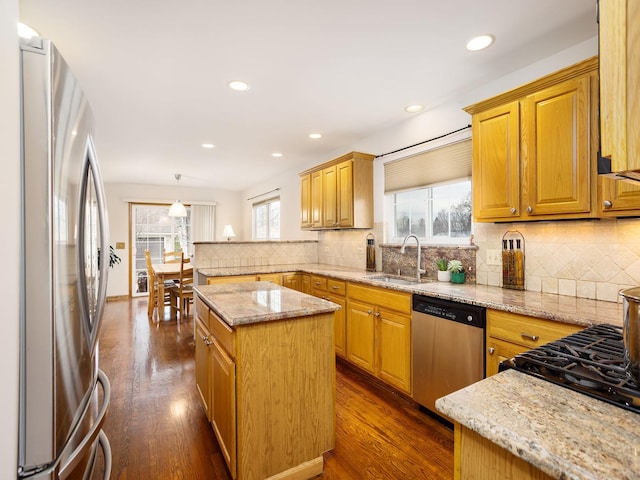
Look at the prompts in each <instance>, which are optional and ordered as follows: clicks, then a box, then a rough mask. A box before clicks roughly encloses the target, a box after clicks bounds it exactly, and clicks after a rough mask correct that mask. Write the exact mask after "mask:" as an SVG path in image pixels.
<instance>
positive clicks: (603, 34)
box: [599, 0, 640, 178]
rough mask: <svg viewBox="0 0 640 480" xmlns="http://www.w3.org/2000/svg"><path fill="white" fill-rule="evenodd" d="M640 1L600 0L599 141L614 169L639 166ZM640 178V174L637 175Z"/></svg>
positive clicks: (627, 169) (625, 169) (624, 169)
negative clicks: (639, 19) (639, 52)
mask: <svg viewBox="0 0 640 480" xmlns="http://www.w3.org/2000/svg"><path fill="white" fill-rule="evenodd" d="M638 18H640V2H638V1H636V0H600V2H599V21H600V32H599V33H600V34H599V41H600V52H599V55H600V142H601V155H602V156H603V157H606V158H609V159H610V160H611V171H613V172H625V171H630V170H631V171H636V172H635V174H634V175H635V176H638V175H639V172H638V170H640V133H639V131H638V124H640V91H638V84H640V58H639V54H638V51H639V50H638V49H639V47H640V22H638ZM638 178H640V176H639V177H638Z"/></svg>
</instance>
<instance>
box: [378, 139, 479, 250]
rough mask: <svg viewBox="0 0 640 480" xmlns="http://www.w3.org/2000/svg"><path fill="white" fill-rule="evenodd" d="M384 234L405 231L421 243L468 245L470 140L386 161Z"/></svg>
mask: <svg viewBox="0 0 640 480" xmlns="http://www.w3.org/2000/svg"><path fill="white" fill-rule="evenodd" d="M384 170H385V217H386V218H387V219H389V220H390V221H387V222H385V223H386V224H387V232H386V233H387V238H388V239H389V240H390V241H392V242H400V241H401V240H402V239H403V238H404V237H406V236H407V235H409V234H414V235H417V236H418V237H419V238H420V239H422V240H423V241H424V242H425V243H432V244H438V243H444V244H463V243H468V241H469V237H470V236H471V234H472V233H473V232H472V229H473V222H472V212H471V140H469V139H467V140H463V141H460V142H455V143H452V144H449V145H445V146H444V147H439V148H435V149H433V150H429V151H427V152H423V153H420V154H417V155H413V156H410V157H406V158H403V159H399V160H395V161H393V162H389V163H387V164H385V165H384Z"/></svg>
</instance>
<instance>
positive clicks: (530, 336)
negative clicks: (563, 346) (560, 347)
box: [520, 332, 540, 342]
mask: <svg viewBox="0 0 640 480" xmlns="http://www.w3.org/2000/svg"><path fill="white" fill-rule="evenodd" d="M520 336H521V337H522V338H525V339H527V340H531V341H532V342H537V341H538V339H539V338H540V337H538V335H529V334H528V333H524V332H522V333H521V334H520Z"/></svg>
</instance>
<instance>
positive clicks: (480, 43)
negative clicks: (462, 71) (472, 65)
mask: <svg viewBox="0 0 640 480" xmlns="http://www.w3.org/2000/svg"><path fill="white" fill-rule="evenodd" d="M495 39H496V37H494V36H493V35H479V36H477V37H473V38H472V39H471V40H469V41H468V42H467V50H471V51H472V52H475V51H477V50H482V49H483V48H487V47H488V46H489V45H491V44H492V43H493V42H494V40H495Z"/></svg>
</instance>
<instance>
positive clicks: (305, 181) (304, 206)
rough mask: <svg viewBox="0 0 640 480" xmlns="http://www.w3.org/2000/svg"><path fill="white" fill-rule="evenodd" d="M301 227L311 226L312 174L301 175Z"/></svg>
mask: <svg viewBox="0 0 640 480" xmlns="http://www.w3.org/2000/svg"><path fill="white" fill-rule="evenodd" d="M300 227H301V228H311V175H310V174H307V175H302V176H300Z"/></svg>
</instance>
